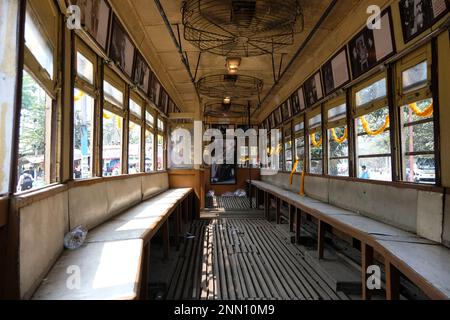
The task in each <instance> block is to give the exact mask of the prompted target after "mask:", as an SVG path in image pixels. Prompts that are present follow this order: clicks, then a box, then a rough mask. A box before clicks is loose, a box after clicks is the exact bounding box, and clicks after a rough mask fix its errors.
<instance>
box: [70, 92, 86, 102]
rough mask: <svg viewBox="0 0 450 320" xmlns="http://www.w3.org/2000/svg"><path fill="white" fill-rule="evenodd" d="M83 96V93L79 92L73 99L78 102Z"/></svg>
mask: <svg viewBox="0 0 450 320" xmlns="http://www.w3.org/2000/svg"><path fill="white" fill-rule="evenodd" d="M83 96H84V92H83V91H80V92H79V93H78V94H77V95H76V96H75V97H74V98H73V99H74V100H75V102H77V101H79V100H80V99H81V98H82V97H83Z"/></svg>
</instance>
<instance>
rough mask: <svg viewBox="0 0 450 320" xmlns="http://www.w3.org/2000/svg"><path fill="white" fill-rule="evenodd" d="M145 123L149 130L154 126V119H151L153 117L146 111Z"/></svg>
mask: <svg viewBox="0 0 450 320" xmlns="http://www.w3.org/2000/svg"><path fill="white" fill-rule="evenodd" d="M145 122H146V123H147V125H148V126H150V127H151V128H153V126H154V125H155V117H153V115H152V114H151V113H150V112H148V111H145Z"/></svg>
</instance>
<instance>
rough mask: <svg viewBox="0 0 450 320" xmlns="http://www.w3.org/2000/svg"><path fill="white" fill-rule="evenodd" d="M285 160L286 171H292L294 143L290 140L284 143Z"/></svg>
mask: <svg viewBox="0 0 450 320" xmlns="http://www.w3.org/2000/svg"><path fill="white" fill-rule="evenodd" d="M284 158H285V169H286V171H288V172H290V171H292V165H293V163H292V141H291V140H288V141H286V142H285V143H284Z"/></svg>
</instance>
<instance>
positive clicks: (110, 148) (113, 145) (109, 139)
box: [102, 68, 125, 177]
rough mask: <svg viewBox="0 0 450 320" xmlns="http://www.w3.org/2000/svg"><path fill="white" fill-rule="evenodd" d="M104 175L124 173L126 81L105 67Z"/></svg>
mask: <svg viewBox="0 0 450 320" xmlns="http://www.w3.org/2000/svg"><path fill="white" fill-rule="evenodd" d="M103 91H104V100H105V101H104V110H103V152H102V160H103V161H102V168H103V176H104V177H105V176H106V177H107V176H117V175H121V174H122V173H123V170H122V159H123V132H124V130H123V120H124V116H125V111H124V91H125V83H124V82H123V81H122V80H121V79H119V77H118V76H117V75H116V74H115V73H114V72H113V71H112V70H110V69H109V68H105V80H104V83H103Z"/></svg>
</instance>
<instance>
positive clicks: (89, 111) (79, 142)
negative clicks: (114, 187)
mask: <svg viewBox="0 0 450 320" xmlns="http://www.w3.org/2000/svg"><path fill="white" fill-rule="evenodd" d="M74 100H75V101H74V108H75V109H74V124H73V130H74V132H73V143H74V150H73V177H74V179H89V178H92V147H93V129H94V126H93V125H94V122H93V117H94V98H92V97H91V96H89V95H87V94H86V93H84V92H83V91H81V90H78V89H75V92H74Z"/></svg>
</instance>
